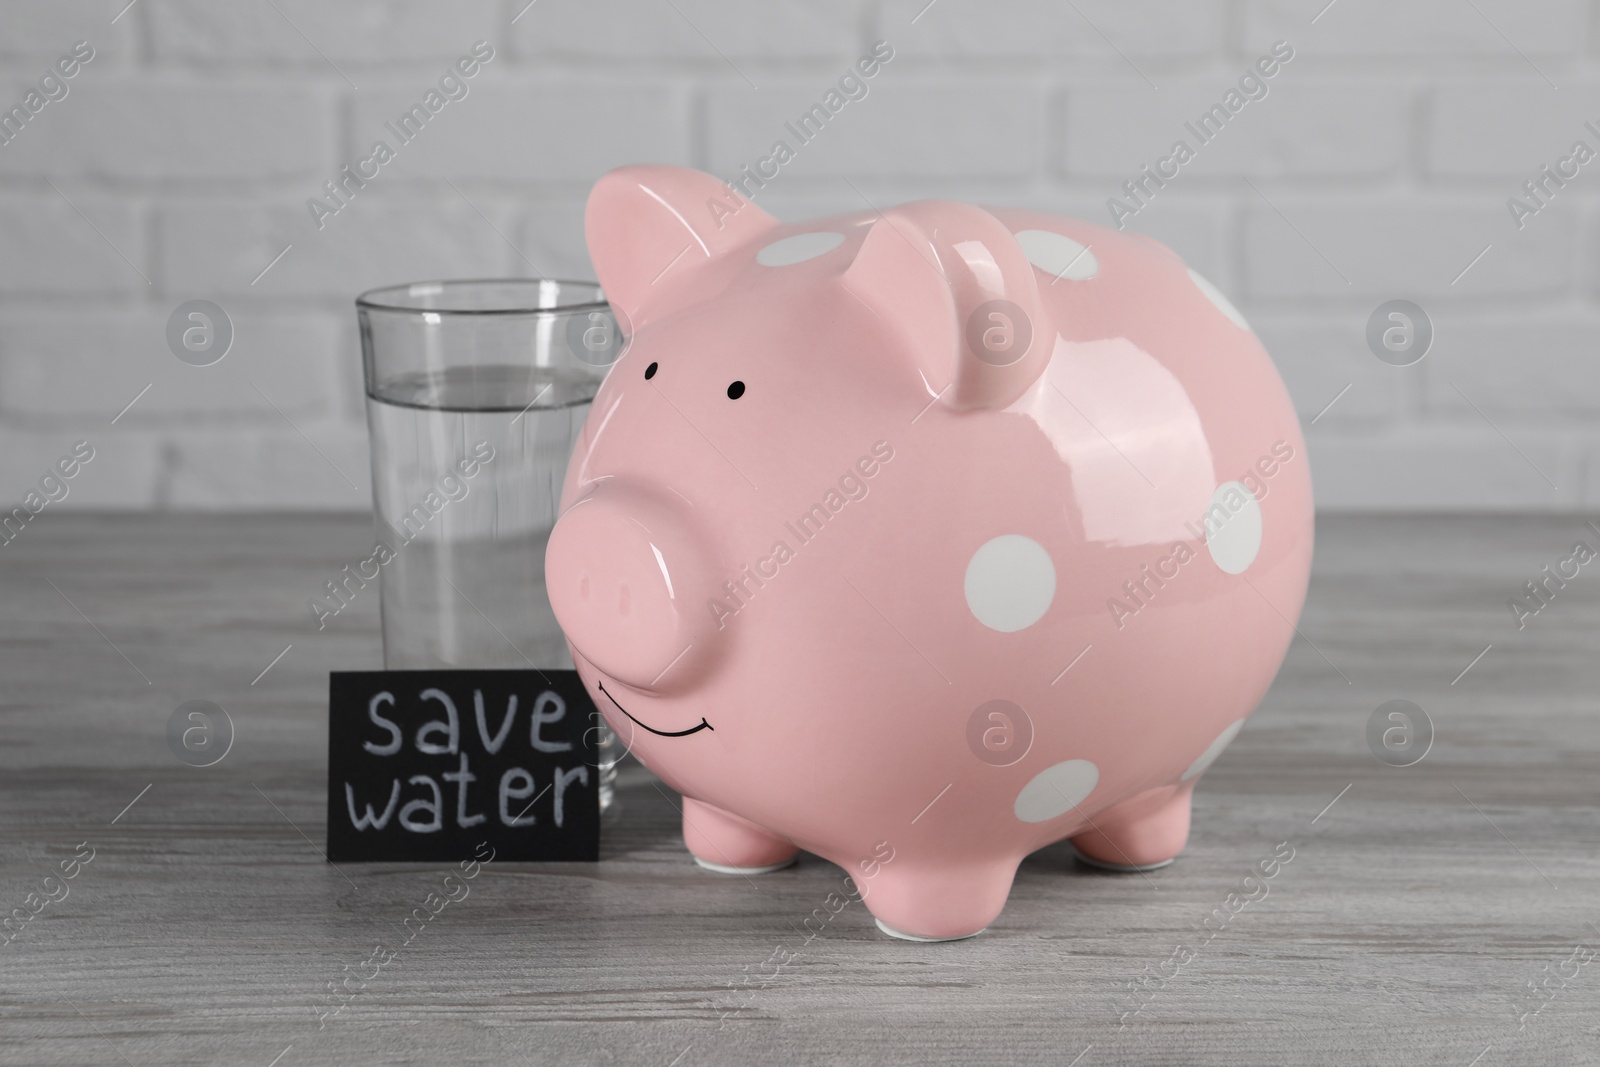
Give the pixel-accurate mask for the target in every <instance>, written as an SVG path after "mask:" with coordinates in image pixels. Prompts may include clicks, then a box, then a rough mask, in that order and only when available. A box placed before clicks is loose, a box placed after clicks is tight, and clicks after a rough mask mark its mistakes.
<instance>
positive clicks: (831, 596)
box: [546, 166, 1312, 940]
mask: <svg viewBox="0 0 1600 1067" xmlns="http://www.w3.org/2000/svg"><path fill="white" fill-rule="evenodd" d="M586 227H587V234H588V242H589V249H590V252H591V255H592V258H593V260H594V264H595V268H596V270H597V271H598V274H599V278H600V282H601V285H602V286H603V288H604V289H605V292H606V293H607V295H608V297H609V299H610V300H611V302H612V305H613V307H614V308H615V309H617V311H618V313H619V316H620V317H621V318H622V319H623V320H624V321H625V323H626V325H627V330H628V333H629V335H630V341H629V345H628V347H627V349H626V351H625V352H624V354H623V355H622V357H621V358H620V359H619V360H618V361H617V362H616V364H615V365H614V366H613V367H612V368H611V371H610V374H609V376H608V377H607V378H606V380H605V383H604V384H603V386H602V387H601V389H600V391H599V394H598V395H597V396H596V398H595V402H594V407H593V410H592V412H591V413H590V415H589V417H588V421H587V424H586V425H585V427H584V430H583V433H582V437H581V439H580V440H579V443H578V445H577V448H576V451H575V453H574V455H573V457H572V462H571V465H570V467H569V468H568V471H567V479H566V485H565V488H564V491H563V494H562V513H561V517H560V519H559V521H558V522H557V523H556V525H555V528H554V530H553V532H552V534H551V537H550V543H549V549H548V552H547V555H546V578H547V582H548V587H549V593H550V600H551V604H552V605H553V607H554V609H555V613H556V617H557V619H558V620H559V621H560V623H561V626H562V629H563V630H564V631H565V633H566V636H567V638H568V641H569V643H570V644H571V647H572V652H573V657H574V660H575V661H576V664H577V668H578V671H579V673H580V675H581V676H582V678H583V680H584V682H585V683H586V685H587V686H588V688H589V690H590V692H591V694H592V695H593V697H594V700H595V703H596V705H597V706H598V707H599V708H600V709H601V710H602V711H603V712H604V714H605V717H606V720H607V721H608V722H609V723H610V725H611V726H612V728H613V729H614V730H615V731H616V732H617V733H618V734H619V735H620V736H621V738H622V739H623V740H624V741H625V742H626V743H627V744H628V745H629V746H630V747H631V750H632V751H633V752H634V753H635V754H636V755H637V756H638V758H639V759H640V760H641V761H642V762H643V763H644V764H646V765H647V766H648V767H649V768H650V769H651V770H653V771H654V772H655V773H656V774H658V775H659V776H660V777H661V778H662V779H663V780H664V781H666V782H667V783H668V784H669V785H671V786H672V787H673V788H674V789H677V790H678V791H679V792H681V793H682V794H683V836H684V840H685V842H686V844H687V845H688V847H689V851H690V852H692V853H693V854H694V857H695V859H696V860H697V861H698V862H699V863H700V864H701V865H702V866H704V867H708V868H711V869H712V870H715V871H724V872H732V873H746V874H753V873H757V872H766V871H771V870H776V869H778V868H780V867H783V866H786V865H787V864H789V863H790V862H792V861H793V859H794V857H795V855H796V852H797V850H798V849H806V850H807V851H810V852H813V853H815V854H817V855H819V856H822V857H825V858H826V859H829V860H831V861H833V862H834V863H837V864H839V865H840V866H841V867H843V868H844V869H845V870H846V871H847V872H849V873H850V874H851V875H852V877H853V878H854V880H855V882H856V883H857V885H858V886H859V887H860V891H861V893H862V894H863V896H864V898H865V903H866V906H867V907H868V908H869V909H870V910H871V912H872V914H873V915H874V917H875V918H876V920H877V922H878V926H879V927H880V928H881V929H882V930H883V931H884V932H885V933H888V934H892V935H895V936H899V937H906V938H910V939H913V940H945V939H952V938H960V937H968V936H971V935H972V934H975V933H978V932H980V931H982V930H983V929H984V928H985V927H986V926H988V925H989V924H990V923H991V922H992V921H993V920H994V919H995V917H996V916H997V915H999V913H1000V910H1001V908H1002V907H1003V906H1004V904H1005V900H1006V896H1007V894H1008V892H1009V891H1010V888H1011V882H1012V878H1013V876H1014V874H1015V871H1016V868H1017V864H1018V863H1019V862H1020V861H1021V860H1022V858H1023V857H1024V856H1026V855H1028V853H1030V852H1032V851H1034V850H1035V849H1038V848H1040V847H1042V846H1044V845H1048V844H1050V843H1052V842H1055V841H1059V840H1061V839H1062V838H1070V839H1071V841H1072V844H1073V846H1074V848H1075V849H1076V851H1077V853H1078V855H1079V856H1080V857H1081V858H1083V859H1084V860H1086V861H1088V862H1090V863H1094V864H1098V865H1102V866H1106V867H1112V868H1115V869H1120V870H1147V869H1149V868H1151V867H1156V866H1160V865H1163V864H1166V863H1169V862H1171V860H1172V859H1173V857H1175V856H1176V855H1177V854H1178V853H1179V852H1180V851H1181V850H1182V849H1183V847H1184V844H1185V841H1186V840H1187V837H1188V833H1189V804H1190V798H1191V795H1192V794H1193V791H1194V787H1195V783H1196V782H1197V781H1198V780H1199V778H1200V775H1201V774H1202V772H1204V771H1205V769H1206V768H1207V767H1208V766H1209V765H1210V764H1211V762H1212V761H1213V760H1215V759H1216V758H1217V756H1218V755H1220V754H1221V752H1222V750H1223V749H1224V748H1225V747H1226V746H1227V745H1228V743H1229V742H1230V741H1232V740H1233V739H1234V737H1235V736H1236V735H1237V734H1238V732H1239V730H1240V728H1241V727H1242V726H1243V725H1244V721H1245V718H1246V717H1247V716H1248V715H1249V714H1250V712H1251V711H1252V710H1253V709H1254V708H1255V706H1256V704H1257V703H1258V702H1259V701H1260V700H1261V698H1262V696H1263V694H1265V693H1266V691H1267V687H1268V685H1269V684H1270V683H1271V682H1272V678H1273V676H1274V674H1275V673H1276V672H1277V669H1278V667H1279V665H1280V663H1281V662H1282V659H1283V656H1284V653H1285V651H1286V649H1287V647H1288V645H1289V642H1290V640H1291V639H1292V637H1293V636H1294V633H1295V628H1294V627H1295V620H1296V619H1297V618H1298V616H1299V614H1300V609H1301V605H1302V603H1303V601H1304V598H1305V592H1306V583H1307V577H1308V574H1309V571H1310V565H1311V542H1312V501H1311V480H1310V474H1309V471H1308V469H1307V464H1306V458H1305V445H1304V442H1303V440H1302V439H1301V436H1300V431H1299V427H1298V424H1297V422H1296V419H1295V415H1294V409H1293V407H1292V405H1291V404H1290V401H1289V397H1288V395H1287V394H1286V392H1285V390H1284V388H1283V384H1282V382H1281V380H1280V379H1279V377H1278V375H1277V373H1276V371H1275V369H1274V368H1273V365H1272V362H1271V360H1270V359H1269V357H1268V356H1267V353H1266V352H1265V351H1264V350H1263V349H1262V347H1261V344H1260V342H1259V341H1257V340H1256V337H1255V335H1254V334H1253V333H1252V332H1251V331H1250V328H1249V326H1248V325H1247V324H1246V322H1245V321H1244V319H1243V318H1242V317H1241V316H1240V314H1239V312H1238V311H1237V310H1235V309H1234V307H1233V306H1232V305H1231V304H1230V303H1229V302H1228V300H1227V298H1226V297H1224V296H1223V295H1222V293H1221V292H1219V291H1218V290H1217V289H1216V287H1215V286H1213V285H1212V284H1211V283H1210V282H1208V281H1206V280H1205V279H1204V278H1202V277H1201V276H1200V275H1198V274H1196V273H1195V272H1194V271H1192V270H1189V269H1188V268H1187V267H1185V266H1184V264H1183V262H1182V261H1181V260H1179V258H1178V257H1177V256H1176V255H1175V254H1174V253H1172V252H1171V251H1169V250H1168V249H1167V248H1165V247H1163V246H1162V245H1160V244H1158V243H1156V242H1155V241H1153V240H1150V239H1149V238H1146V237H1142V236H1139V235H1136V234H1130V233H1119V232H1115V231H1112V230H1107V229H1102V228H1101V227H1098V226H1094V225H1091V224H1089V223H1086V222H1081V221H1078V220H1076V219H1067V218H1060V217H1057V216H1054V215H1048V214H1041V213H1038V212H1031V211H1013V210H993V211H988V210H984V209H981V208H977V207H973V206H971V205H967V204H961V203H953V202H948V201H923V202H918V203H913V204H907V205H904V206H901V207H897V208H895V209H893V210H891V211H889V212H887V213H880V212H877V211H864V212H860V213H857V214H853V215H841V216H838V217H835V218H830V219H822V220H817V221H811V222H805V223H798V224H793V225H785V224H782V223H779V222H777V221H776V220H775V219H773V218H772V217H771V216H769V215H767V214H765V213H764V212H763V211H762V210H761V209H760V208H759V207H757V206H756V205H755V204H753V203H751V202H748V201H746V200H744V199H743V198H742V197H740V196H739V194H738V193H737V192H736V191H735V190H733V189H731V188H730V187H729V186H727V185H725V184H724V183H723V182H721V181H719V180H717V179H715V178H713V177H711V176H710V175H706V174H701V173H699V172H696V171H691V170H683V169H678V168H673V167H654V166H641V167H627V168H623V169H621V170H617V171H614V172H612V173H610V174H608V175H606V176H605V177H604V178H602V179H601V180H600V182H599V184H597V185H596V186H595V188H594V190H593V192H592V193H591V195H590V197H589V203H588V209H587V213H586Z"/></svg>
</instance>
